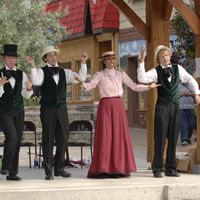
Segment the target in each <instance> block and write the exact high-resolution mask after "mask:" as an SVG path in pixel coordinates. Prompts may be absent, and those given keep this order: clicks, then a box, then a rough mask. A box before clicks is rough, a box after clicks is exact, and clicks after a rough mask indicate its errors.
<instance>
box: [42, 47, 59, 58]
mask: <svg viewBox="0 0 200 200" xmlns="http://www.w3.org/2000/svg"><path fill="white" fill-rule="evenodd" d="M52 51H55V52H56V53H57V55H58V54H59V53H60V49H58V48H56V47H54V46H47V47H45V48H44V49H43V51H42V53H41V55H40V57H41V58H43V56H44V55H46V54H47V53H49V52H52Z"/></svg>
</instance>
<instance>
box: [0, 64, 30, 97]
mask: <svg viewBox="0 0 200 200" xmlns="http://www.w3.org/2000/svg"><path fill="white" fill-rule="evenodd" d="M5 68H6V70H11V69H10V68H8V67H7V66H5ZM12 70H14V71H17V69H16V66H14V67H13V69H12ZM22 73H23V74H22V92H21V94H22V96H23V97H24V98H25V99H30V97H31V95H32V94H33V91H32V90H31V91H28V90H27V87H26V82H27V81H28V78H27V75H26V73H25V72H22ZM8 80H9V82H10V85H11V87H12V88H14V87H15V83H16V80H15V78H13V77H10V78H9V79H8ZM4 92H5V91H4V89H3V86H0V97H2V95H3V94H4Z"/></svg>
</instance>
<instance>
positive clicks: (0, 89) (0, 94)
mask: <svg viewBox="0 0 200 200" xmlns="http://www.w3.org/2000/svg"><path fill="white" fill-rule="evenodd" d="M3 93H4V89H3V86H0V97H2V95H3Z"/></svg>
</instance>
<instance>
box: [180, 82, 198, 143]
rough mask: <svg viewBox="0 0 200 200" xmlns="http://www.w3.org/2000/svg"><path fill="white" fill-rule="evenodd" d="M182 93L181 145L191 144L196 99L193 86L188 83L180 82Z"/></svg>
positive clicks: (194, 123)
mask: <svg viewBox="0 0 200 200" xmlns="http://www.w3.org/2000/svg"><path fill="white" fill-rule="evenodd" d="M178 89H179V95H180V104H179V108H180V129H181V145H182V146H187V145H188V144H191V137H192V132H193V130H194V129H195V125H196V117H195V99H194V96H195V95H194V93H193V91H192V88H191V87H190V86H188V85H186V84H183V83H179V88H178Z"/></svg>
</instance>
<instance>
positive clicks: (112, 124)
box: [76, 51, 159, 178]
mask: <svg viewBox="0 0 200 200" xmlns="http://www.w3.org/2000/svg"><path fill="white" fill-rule="evenodd" d="M115 64H116V61H115V53H114V52H113V51H109V52H105V53H103V55H102V66H103V70H102V71H100V72H96V73H95V74H94V76H93V78H92V80H91V81H90V82H89V83H83V82H82V81H80V82H81V83H82V87H83V88H84V89H85V90H87V91H89V90H91V89H92V88H95V87H96V86H98V88H99V93H100V102H99V106H98V111H97V119H96V127H95V137H94V153H93V158H92V163H91V166H90V169H89V171H88V177H89V178H120V177H124V176H130V173H131V172H134V171H136V165H135V159H134V154H133V146H132V143H131V137H130V133H129V127H128V120H127V117H126V112H125V109H124V105H123V102H122V100H121V98H120V97H121V96H122V95H123V84H124V85H126V86H128V87H130V88H131V89H132V90H134V91H147V90H149V89H151V88H155V87H158V86H159V85H157V84H155V83H152V84H151V85H142V84H136V83H134V82H133V81H132V79H131V78H129V76H128V75H127V74H126V73H125V72H120V71H117V70H115ZM76 78H77V80H78V77H76Z"/></svg>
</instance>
